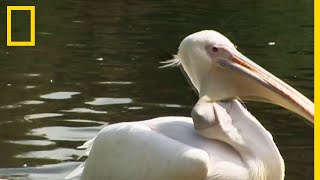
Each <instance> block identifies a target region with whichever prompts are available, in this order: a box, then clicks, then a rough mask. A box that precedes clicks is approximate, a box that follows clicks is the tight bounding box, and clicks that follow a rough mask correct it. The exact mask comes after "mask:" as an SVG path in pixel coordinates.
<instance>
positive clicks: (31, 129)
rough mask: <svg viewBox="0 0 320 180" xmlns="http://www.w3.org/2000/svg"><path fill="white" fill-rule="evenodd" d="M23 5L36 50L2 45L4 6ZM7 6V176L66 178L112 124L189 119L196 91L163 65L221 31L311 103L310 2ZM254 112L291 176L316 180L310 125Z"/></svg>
mask: <svg viewBox="0 0 320 180" xmlns="http://www.w3.org/2000/svg"><path fill="white" fill-rule="evenodd" d="M17 4H19V5H35V6H36V24H37V26H36V47H6V46H5V45H6V43H5V42H6V30H5V29H6V26H5V22H6V20H5V19H6V11H5V10H6V5H17ZM0 6H1V7H0V9H1V12H0V13H1V17H0V19H1V21H0V23H3V25H1V26H0V40H1V41H0V43H1V47H0V117H1V118H0V147H1V153H0V178H1V177H2V178H9V179H62V177H64V175H65V174H67V173H68V172H69V171H70V170H71V169H72V168H74V167H75V166H76V165H77V164H78V162H80V161H79V160H77V159H78V156H79V155H81V154H82V153H83V151H80V150H76V147H77V146H78V145H81V144H82V143H83V142H84V141H86V140H88V139H90V138H91V137H93V136H95V135H96V134H97V133H98V131H99V130H100V129H101V126H102V124H103V123H104V122H109V123H116V122H121V121H135V120H142V119H149V118H152V117H157V116H166V115H183V116H189V114H190V110H191V108H192V106H193V104H194V103H195V102H196V101H197V97H196V95H195V93H194V92H193V91H192V89H191V88H190V87H189V85H188V83H187V82H186V81H185V79H184V77H183V75H182V74H181V73H180V71H179V69H177V68H175V69H174V68H172V69H158V66H159V63H158V62H159V61H162V60H166V59H169V58H171V55H172V54H174V53H176V51H177V47H178V45H179V43H180V41H181V40H182V39H183V38H184V37H185V36H187V35H189V34H191V33H193V32H196V31H199V30H203V29H214V30H217V31H219V32H221V33H223V34H224V35H226V36H227V37H228V38H229V39H230V40H231V41H233V42H234V43H235V44H236V45H237V46H238V49H239V50H240V51H241V52H243V54H245V55H246V56H248V57H250V58H251V59H252V60H254V61H255V62H257V63H258V64H260V65H261V66H263V67H264V68H266V69H267V70H269V71H270V72H272V73H273V74H275V75H276V76H278V77H280V78H281V79H283V80H284V81H286V82H288V83H289V84H291V85H292V86H293V87H295V88H296V89H297V90H299V91H300V92H302V93H303V94H305V95H306V96H307V97H309V98H310V99H311V100H313V1H310V0H304V1H302V0H291V1H289V0H284V1H278V0H270V1H261V2H258V1H254V0H245V1H244V0H243V1H232V2H231V1H222V0H216V1H202V2H199V1H189V2H186V1H180V0H176V1H145V2H144V1H138V0H137V1H134V2H130V3H129V2H128V1H100V0H92V1H86V0H77V1H76V0H65V1H53V0H41V1H25V2H22V1H4V2H1V5H0ZM17 14H18V15H17V17H16V19H18V21H19V22H18V23H17V22H15V23H14V22H13V32H14V33H15V35H16V36H17V39H23V38H25V37H28V36H27V35H26V34H28V33H29V32H24V31H22V30H21V27H25V26H28V25H29V22H27V20H28V18H27V17H24V16H25V14H24V13H20V16H21V17H20V18H19V13H17ZM19 27H20V28H19ZM22 29H25V28H22ZM269 42H275V45H273V46H271V45H268V43H269ZM56 92H58V93H56ZM246 106H247V107H248V109H249V110H250V111H251V112H252V114H253V115H255V116H256V117H257V119H259V120H260V121H261V123H262V124H263V125H264V126H265V127H266V128H267V129H268V130H269V131H270V132H271V133H272V134H273V136H274V140H275V142H276V143H277V145H278V147H279V149H280V152H281V154H282V155H283V157H284V160H285V163H286V179H288V180H302V179H306V180H309V179H313V128H312V127H310V126H308V125H306V123H305V122H304V121H303V120H302V119H301V118H300V117H297V116H296V115H294V114H292V113H290V112H287V111H286V110H284V109H282V108H280V107H277V106H273V105H268V104H262V103H247V104H246ZM23 166H27V167H26V168H23ZM39 166H42V167H41V168H35V167H39ZM6 168H10V169H6Z"/></svg>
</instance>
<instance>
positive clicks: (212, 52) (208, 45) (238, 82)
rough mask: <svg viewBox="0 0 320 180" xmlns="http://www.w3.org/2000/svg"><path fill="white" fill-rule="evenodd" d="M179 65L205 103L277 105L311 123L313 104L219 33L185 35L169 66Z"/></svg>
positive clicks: (201, 32)
mask: <svg viewBox="0 0 320 180" xmlns="http://www.w3.org/2000/svg"><path fill="white" fill-rule="evenodd" d="M178 64H181V65H182V68H183V70H184V72H185V73H186V75H187V77H188V78H189V80H190V81H191V83H192V84H193V86H194V87H195V89H196V90H197V91H198V93H199V98H200V100H201V99H205V100H206V101H212V102H214V101H223V100H228V99H235V98H238V97H240V98H242V99H244V100H251V101H263V102H270V103H273V104H277V105H280V106H282V107H284V108H286V109H289V110H291V111H293V112H295V113H297V114H299V115H301V116H302V117H304V118H306V119H307V120H309V121H310V122H311V123H313V119H314V105H313V103H312V102H311V101H310V100H309V99H308V98H306V97H305V96H303V95H302V94H300V93H299V92H298V91H296V90H295V89H293V88H292V87H290V86H289V85H288V84H286V83H285V82H283V81H282V80H280V79H279V78H277V77H275V76H274V75H272V74H271V73H269V72H268V71H266V70H265V69H263V68H262V67H260V66H259V65H257V64H256V63H254V62H253V61H251V60H250V59H248V58H247V57H245V56H244V55H242V54H241V53H240V52H239V51H238V50H237V49H236V47H235V45H234V44H233V43H232V42H231V41H230V40H229V39H228V38H226V37H225V36H223V35H222V34H220V33H218V32H216V31H213V30H204V31H200V32H197V33H194V34H191V35H189V36H187V37H186V38H185V39H184V40H183V41H182V42H181V44H180V46H179V51H178V54H177V55H176V56H175V58H174V59H173V60H171V61H170V64H169V65H178Z"/></svg>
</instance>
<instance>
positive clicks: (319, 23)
mask: <svg viewBox="0 0 320 180" xmlns="http://www.w3.org/2000/svg"><path fill="white" fill-rule="evenodd" d="M319 6H320V2H319V1H318V0H315V1H314V76H315V79H314V87H315V88H314V95H315V96H314V97H315V98H314V103H315V117H314V118H315V120H314V179H315V180H317V179H318V180H320V171H319V168H320V123H319V122H318V121H319V117H320V99H319V98H320V33H319V32H320V18H319V16H320V7H319Z"/></svg>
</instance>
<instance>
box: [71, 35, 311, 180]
mask: <svg viewBox="0 0 320 180" xmlns="http://www.w3.org/2000/svg"><path fill="white" fill-rule="evenodd" d="M167 63H169V64H168V66H173V65H179V64H181V65H182V68H183V70H184V71H185V73H186V75H187V77H188V78H189V79H190V81H191V83H192V85H193V86H194V87H195V88H196V90H197V91H198V93H199V101H198V103H197V104H196V105H195V107H194V108H193V110H192V118H188V117H160V118H155V119H151V120H147V121H139V122H128V123H119V124H114V125H110V126H107V127H105V128H103V129H102V130H101V131H100V132H99V134H98V135H97V136H96V138H95V139H94V140H92V141H91V142H89V143H86V146H85V147H87V148H88V149H89V150H90V154H89V157H88V159H87V160H86V162H85V163H84V164H82V165H80V166H79V167H78V168H77V169H76V170H75V171H73V172H72V173H71V174H70V176H68V177H67V178H70V177H73V176H75V175H78V174H81V173H82V175H81V179H84V180H86V179H117V180H119V179H123V180H125V179H131V180H132V179H136V180H142V179H153V180H160V179H172V180H180V179H183V180H188V179H190V180H203V179H206V180H231V179H239V180H268V179H272V180H283V179H284V162H283V159H282V157H281V155H280V153H279V151H278V149H277V146H276V145H275V143H274V142H273V139H272V136H271V134H270V133H269V132H268V131H267V130H266V129H265V128H264V127H263V126H262V125H261V124H260V123H259V121H258V120H256V119H255V118H254V117H253V116H252V115H251V114H250V113H249V112H248V111H247V110H246V109H245V108H243V106H242V105H241V104H240V103H239V101H238V100H236V99H237V98H238V97H241V98H244V99H246V100H254V101H265V102H271V103H274V104H277V105H280V106H283V107H285V108H287V109H289V110H291V111H293V112H295V113H297V114H299V115H301V116H303V117H305V118H306V119H307V120H309V121H310V122H311V123H313V113H314V110H313V103H312V102H311V101H310V100H308V99H307V98H306V97H304V96H303V95H302V94H300V93H299V92H298V91H296V90H294V89H293V88H292V87H290V86H289V85H287V84H286V83H284V82H283V81H281V80H280V79H278V78H276V77H275V76H273V75H272V74H270V73H269V72H267V71H266V70H264V69H263V68H261V67H260V66H258V65H257V64H255V63H253V62H252V61H250V60H249V59H248V58H246V57H245V56H243V55H242V54H241V53H240V52H239V51H237V50H236V48H235V47H234V45H233V44H232V43H231V42H230V41H229V40H228V39H227V38H226V37H224V36H223V35H221V34H220V33H218V32H216V31H208V30H206V31H201V32H197V33H194V34H192V35H189V36H188V37H186V38H185V39H184V40H183V41H182V42H181V44H180V47H179V52H178V54H177V56H175V59H173V60H170V61H167ZM220 101H226V102H220ZM192 120H193V123H192Z"/></svg>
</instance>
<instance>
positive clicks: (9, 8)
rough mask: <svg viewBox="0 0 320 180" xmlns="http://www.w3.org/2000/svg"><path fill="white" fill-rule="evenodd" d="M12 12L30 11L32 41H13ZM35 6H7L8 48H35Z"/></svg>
mask: <svg viewBox="0 0 320 180" xmlns="http://www.w3.org/2000/svg"><path fill="white" fill-rule="evenodd" d="M11 11H30V41H12V40H11ZM35 19H36V18H35V6H7V46H35V44H36V43H35Z"/></svg>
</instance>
